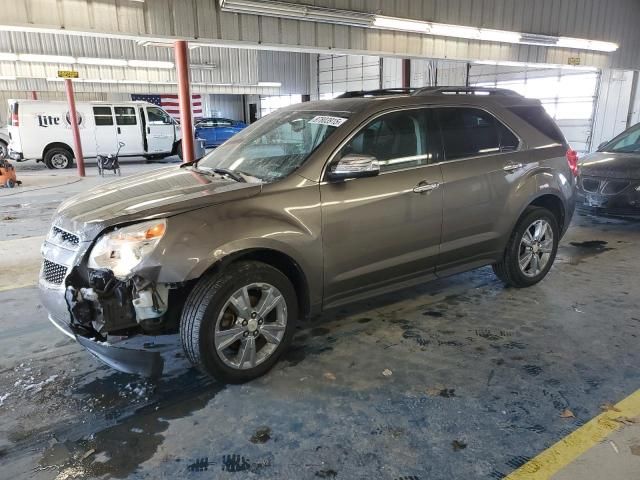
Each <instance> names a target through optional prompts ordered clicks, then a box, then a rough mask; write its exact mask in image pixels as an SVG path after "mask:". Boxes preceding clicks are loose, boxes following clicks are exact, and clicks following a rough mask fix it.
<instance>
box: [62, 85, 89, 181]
mask: <svg viewBox="0 0 640 480" xmlns="http://www.w3.org/2000/svg"><path fill="white" fill-rule="evenodd" d="M64 86H65V89H66V90H67V102H69V121H70V123H71V132H72V133H73V154H74V156H75V157H76V163H77V164H78V176H80V177H84V176H85V175H84V157H83V156H82V142H81V141H80V129H79V128H78V111H77V110H76V99H75V97H74V95H73V83H71V79H70V78H65V79H64Z"/></svg>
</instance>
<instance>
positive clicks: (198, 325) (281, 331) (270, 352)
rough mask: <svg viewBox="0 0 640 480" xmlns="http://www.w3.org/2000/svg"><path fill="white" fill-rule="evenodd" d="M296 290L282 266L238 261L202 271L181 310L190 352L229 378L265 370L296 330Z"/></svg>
mask: <svg viewBox="0 0 640 480" xmlns="http://www.w3.org/2000/svg"><path fill="white" fill-rule="evenodd" d="M297 305H298V303H297V298H296V293H295V290H294V288H293V285H292V284H291V282H290V281H289V279H288V278H287V277H286V276H285V275H284V274H283V273H282V272H280V271H279V270H277V269H275V268H273V267H271V266H269V265H267V264H264V263H261V262H239V263H237V264H232V265H231V266H230V267H228V268H227V269H225V270H224V271H223V272H221V273H218V274H216V275H208V276H205V277H203V278H202V279H201V280H200V281H199V282H198V283H197V284H196V286H195V287H194V289H193V290H192V291H191V293H190V294H189V296H188V297H187V300H186V302H185V305H184V308H183V310H182V318H181V320H180V337H181V339H182V346H183V348H184V351H185V353H186V355H187V358H188V359H189V360H190V361H191V363H193V364H194V365H195V366H196V367H198V368H199V369H201V370H203V371H204V372H205V373H207V374H209V375H211V376H213V377H215V378H216V379H218V380H220V381H222V382H225V383H243V382H247V381H249V380H252V379H254V378H257V377H259V376H261V375H263V374H265V373H266V372H267V371H269V369H271V367H273V365H274V364H275V363H276V362H277V361H278V358H279V357H280V356H281V355H282V353H283V352H284V351H285V350H286V348H287V346H288V345H289V343H290V342H291V337H292V336H293V332H294V328H295V323H296V320H297V318H298V307H297Z"/></svg>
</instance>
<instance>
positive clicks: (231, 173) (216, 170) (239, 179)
mask: <svg viewBox="0 0 640 480" xmlns="http://www.w3.org/2000/svg"><path fill="white" fill-rule="evenodd" d="M213 172H214V173H217V174H220V175H226V176H228V177H230V178H233V179H234V180H235V181H236V182H241V183H245V182H246V180H245V179H244V178H243V177H242V176H241V175H240V174H238V173H236V172H234V171H233V170H229V169H228V168H214V169H213Z"/></svg>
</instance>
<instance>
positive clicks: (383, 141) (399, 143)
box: [339, 110, 429, 172]
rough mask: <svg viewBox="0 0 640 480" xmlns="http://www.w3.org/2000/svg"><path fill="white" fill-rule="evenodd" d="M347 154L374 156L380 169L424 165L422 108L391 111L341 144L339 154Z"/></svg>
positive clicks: (425, 149) (391, 169)
mask: <svg viewBox="0 0 640 480" xmlns="http://www.w3.org/2000/svg"><path fill="white" fill-rule="evenodd" d="M350 153H356V154H362V155H370V156H373V157H375V158H377V159H378V161H379V162H380V171H381V172H388V171H394V170H402V169H406V168H413V167H418V166H421V165H426V164H427V163H428V158H429V155H428V154H427V148H426V135H425V128H424V112H423V110H406V111H402V112H393V113H389V114H386V115H383V116H381V117H379V118H377V119H376V120H374V121H372V122H371V123H369V124H368V125H367V126H366V127H364V128H363V129H362V130H360V132H359V133H357V134H356V135H355V136H354V137H353V138H352V139H351V141H350V142H349V143H348V144H347V145H345V146H344V147H343V149H342V151H341V152H340V155H339V157H343V156H344V155H348V154H350Z"/></svg>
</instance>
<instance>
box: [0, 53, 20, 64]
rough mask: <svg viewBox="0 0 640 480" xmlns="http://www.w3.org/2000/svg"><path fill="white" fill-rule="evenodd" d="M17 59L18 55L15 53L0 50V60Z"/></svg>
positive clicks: (12, 60) (13, 60) (11, 60)
mask: <svg viewBox="0 0 640 480" xmlns="http://www.w3.org/2000/svg"><path fill="white" fill-rule="evenodd" d="M16 60H18V55H16V54H15V53H8V52H0V62H15V61H16Z"/></svg>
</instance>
